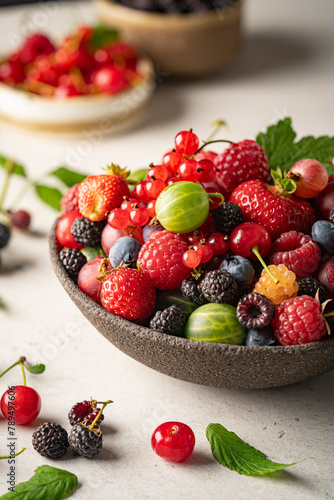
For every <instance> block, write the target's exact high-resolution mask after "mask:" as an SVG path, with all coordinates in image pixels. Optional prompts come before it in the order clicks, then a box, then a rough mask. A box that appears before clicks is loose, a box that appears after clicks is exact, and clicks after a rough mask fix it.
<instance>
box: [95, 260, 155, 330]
mask: <svg viewBox="0 0 334 500" xmlns="http://www.w3.org/2000/svg"><path fill="white" fill-rule="evenodd" d="M155 302H156V293H155V288H154V286H153V283H152V280H151V278H150V276H149V274H148V273H146V272H144V271H140V270H138V269H132V268H128V267H121V268H119V269H118V268H117V269H113V270H112V271H111V273H110V274H109V276H108V277H107V278H106V279H105V280H104V281H103V283H102V290H101V303H102V306H103V307H104V308H105V309H107V311H109V312H111V313H114V314H117V316H121V317H122V318H125V319H130V320H132V321H136V320H142V319H145V318H148V317H149V316H150V315H151V314H152V312H153V310H154V307H155Z"/></svg>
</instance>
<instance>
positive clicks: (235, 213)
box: [212, 202, 244, 234]
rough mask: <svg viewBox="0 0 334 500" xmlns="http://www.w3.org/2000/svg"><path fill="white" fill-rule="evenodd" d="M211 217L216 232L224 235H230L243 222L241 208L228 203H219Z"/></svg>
mask: <svg viewBox="0 0 334 500" xmlns="http://www.w3.org/2000/svg"><path fill="white" fill-rule="evenodd" d="M212 216H213V220H214V223H215V226H216V228H217V230H218V231H220V232H221V233H224V234H231V233H232V231H233V229H234V228H236V227H237V226H239V224H241V223H242V222H243V220H244V216H243V214H242V210H241V208H240V207H239V206H238V205H237V204H236V203H230V202H225V203H220V204H219V205H218V207H217V208H216V209H215V210H213V211H212Z"/></svg>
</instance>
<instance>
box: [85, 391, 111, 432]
mask: <svg viewBox="0 0 334 500" xmlns="http://www.w3.org/2000/svg"><path fill="white" fill-rule="evenodd" d="M110 403H113V401H111V400H110V399H109V400H108V401H105V402H103V401H97V404H98V405H100V404H102V405H103V406H102V408H101V410H100V411H99V413H98V414H97V415H96V417H95V419H94V420H93V422H92V424H91V425H90V427H89V430H90V431H92V430H93V429H94V426H95V424H96V422H97V421H98V419H99V418H100V416H101V415H102V412H103V410H104V409H105V407H106V406H107V405H109V404H110Z"/></svg>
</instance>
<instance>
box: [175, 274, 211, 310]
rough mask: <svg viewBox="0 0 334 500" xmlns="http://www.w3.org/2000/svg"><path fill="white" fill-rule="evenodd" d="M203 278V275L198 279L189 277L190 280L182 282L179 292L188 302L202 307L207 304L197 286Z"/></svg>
mask: <svg viewBox="0 0 334 500" xmlns="http://www.w3.org/2000/svg"><path fill="white" fill-rule="evenodd" d="M203 278H204V274H201V275H200V276H199V277H197V276H190V278H186V279H185V280H183V281H182V284H181V292H182V295H183V297H184V298H185V299H187V300H190V302H194V303H195V304H198V305H200V306H201V305H203V304H205V303H206V302H207V300H206V298H205V297H204V295H203V293H202V292H201V290H200V288H199V284H200V282H201V281H202V279H203Z"/></svg>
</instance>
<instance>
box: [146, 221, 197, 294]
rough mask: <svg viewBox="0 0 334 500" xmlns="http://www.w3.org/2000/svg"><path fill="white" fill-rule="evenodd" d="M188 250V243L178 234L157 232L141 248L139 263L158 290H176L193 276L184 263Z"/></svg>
mask: <svg viewBox="0 0 334 500" xmlns="http://www.w3.org/2000/svg"><path fill="white" fill-rule="evenodd" d="M187 250H188V245H187V243H186V242H185V241H184V240H183V239H182V238H181V236H179V235H178V234H174V233H171V232H170V231H166V230H165V231H156V232H154V233H153V235H152V236H151V237H150V238H149V239H148V240H147V241H146V243H144V245H143V246H142V247H141V249H140V252H139V255H138V263H139V264H140V269H142V270H143V271H147V272H148V273H149V275H150V276H151V279H152V281H153V284H154V286H155V287H156V288H159V289H160V290H174V289H175V288H180V287H181V283H182V281H183V280H184V279H185V278H189V277H190V276H191V272H192V270H191V268H190V267H186V266H185V265H184V264H183V262H182V255H183V253H184V252H186V251H187Z"/></svg>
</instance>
